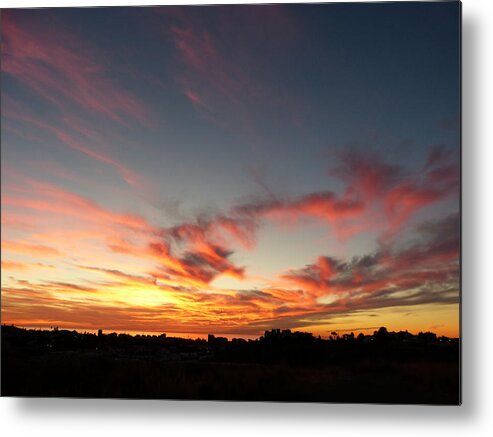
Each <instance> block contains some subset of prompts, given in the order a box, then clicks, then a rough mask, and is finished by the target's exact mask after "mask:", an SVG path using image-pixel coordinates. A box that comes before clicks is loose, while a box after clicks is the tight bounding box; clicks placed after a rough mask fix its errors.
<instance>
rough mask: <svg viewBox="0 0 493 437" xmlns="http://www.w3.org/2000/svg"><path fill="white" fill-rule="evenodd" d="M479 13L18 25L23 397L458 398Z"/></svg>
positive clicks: (219, 12) (14, 27)
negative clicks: (471, 35) (464, 170)
mask: <svg viewBox="0 0 493 437" xmlns="http://www.w3.org/2000/svg"><path fill="white" fill-rule="evenodd" d="M460 8H461V6H460V3H459V2H455V1H450V2H436V3H434V2H416V3H414V2H406V3H398V2H396V3H393V2H389V3H374V4H372V3H359V4H356V3H355V4H352V3H343V4H298V5H296V4H291V5H282V4H281V5H229V6H173V7H171V6H163V7H112V8H58V9H3V10H2V11H1V38H2V64H1V81H2V91H1V116H2V119H1V122H2V125H1V140H2V167H1V168H2V204H1V205H2V211H1V217H2V242H1V247H2V277H1V286H2V290H1V291H2V292H1V298H2V300H1V310H2V313H1V315H2V328H1V340H2V343H1V346H2V363H1V364H2V366H1V367H2V387H1V389H2V395H3V396H39V397H50V396H55V397H92V398H101V397H109V398H139V399H149V398H158V399H201V400H250V401H295V402H366V403H418V404H459V403H460V307H459V304H460V147H461V144H460V20H461V15H460V14H461V9H460Z"/></svg>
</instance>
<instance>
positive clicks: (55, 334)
mask: <svg viewBox="0 0 493 437" xmlns="http://www.w3.org/2000/svg"><path fill="white" fill-rule="evenodd" d="M1 333H2V386H1V391H2V396H39V397H90V398H148V399H201V400H249V401H295V402H309V401H311V402H366V403H418V404H450V405H457V404H459V403H460V395H459V392H460V384H459V381H460V369H459V342H458V340H457V339H448V338H445V337H440V338H436V336H435V335H434V334H430V333H426V334H420V335H417V336H414V335H410V334H408V333H404V332H401V333H388V332H387V331H386V330H385V329H384V328H381V329H380V330H379V331H378V332H375V334H374V335H373V336H360V337H358V338H354V336H351V335H344V336H342V337H339V336H334V337H333V338H332V339H331V340H320V339H317V338H315V337H313V336H312V335H311V334H306V333H291V332H289V331H281V332H279V331H270V332H266V335H265V336H263V337H261V338H260V339H258V340H250V341H245V340H241V339H234V340H233V341H227V340H226V339H221V338H213V337H212V336H211V338H210V339H209V341H206V340H186V339H178V338H166V337H164V336H135V337H132V336H129V335H117V334H109V335H100V336H96V335H94V334H82V333H77V332H75V331H58V330H52V331H39V330H25V329H19V328H15V327H11V326H5V325H4V326H2V331H1Z"/></svg>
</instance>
